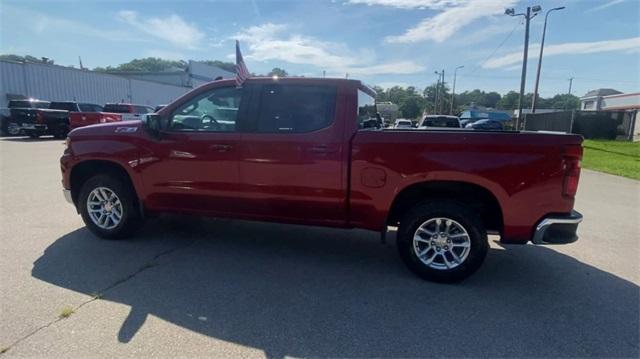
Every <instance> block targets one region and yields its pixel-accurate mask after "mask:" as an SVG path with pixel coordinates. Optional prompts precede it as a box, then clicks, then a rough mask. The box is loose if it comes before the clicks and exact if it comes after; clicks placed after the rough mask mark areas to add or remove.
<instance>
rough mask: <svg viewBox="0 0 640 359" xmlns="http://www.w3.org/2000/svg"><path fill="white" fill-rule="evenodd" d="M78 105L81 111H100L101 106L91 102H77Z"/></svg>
mask: <svg viewBox="0 0 640 359" xmlns="http://www.w3.org/2000/svg"><path fill="white" fill-rule="evenodd" d="M78 107H80V111H82V112H102V106H100V105H96V104H93V103H79V104H78Z"/></svg>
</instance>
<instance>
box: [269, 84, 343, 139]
mask: <svg viewBox="0 0 640 359" xmlns="http://www.w3.org/2000/svg"><path fill="white" fill-rule="evenodd" d="M335 101H336V88H335V87H329V86H306V85H266V86H264V87H263V88H262V94H261V97H260V109H259V112H258V126H257V130H258V132H294V133H300V132H310V131H315V130H319V129H321V128H325V127H328V126H329V125H330V124H331V123H332V122H333V118H334V112H335Z"/></svg>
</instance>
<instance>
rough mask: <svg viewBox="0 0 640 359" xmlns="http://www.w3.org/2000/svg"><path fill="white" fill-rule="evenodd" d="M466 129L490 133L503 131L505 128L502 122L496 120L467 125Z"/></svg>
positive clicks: (479, 121)
mask: <svg viewBox="0 0 640 359" xmlns="http://www.w3.org/2000/svg"><path fill="white" fill-rule="evenodd" d="M465 128H473V129H474V130H489V131H502V130H503V129H504V127H503V126H502V122H501V121H496V120H478V121H476V122H473V123H469V124H467V125H466V126H465Z"/></svg>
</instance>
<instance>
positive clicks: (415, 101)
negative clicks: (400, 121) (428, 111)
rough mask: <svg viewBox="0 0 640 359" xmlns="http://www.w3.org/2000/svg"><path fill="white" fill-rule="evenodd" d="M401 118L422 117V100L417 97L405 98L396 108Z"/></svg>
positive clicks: (420, 97)
mask: <svg viewBox="0 0 640 359" xmlns="http://www.w3.org/2000/svg"><path fill="white" fill-rule="evenodd" d="M398 108H399V110H400V112H402V117H405V118H410V119H415V118H418V117H419V116H420V115H422V110H423V109H424V98H423V97H422V96H419V95H413V96H409V97H406V98H405V99H404V100H403V101H402V103H400V105H399V106H398Z"/></svg>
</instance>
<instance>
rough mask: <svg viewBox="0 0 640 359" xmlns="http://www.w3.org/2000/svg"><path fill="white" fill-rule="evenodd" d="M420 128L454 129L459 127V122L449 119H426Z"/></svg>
mask: <svg viewBox="0 0 640 359" xmlns="http://www.w3.org/2000/svg"><path fill="white" fill-rule="evenodd" d="M422 126H427V127H449V128H456V127H460V121H458V119H456V118H451V117H444V116H441V117H427V118H425V119H424V121H423V122H422Z"/></svg>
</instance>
